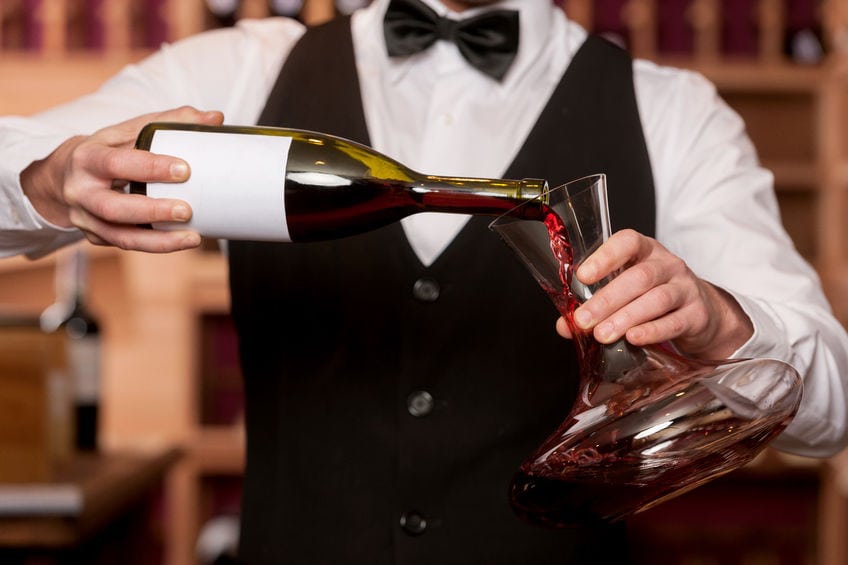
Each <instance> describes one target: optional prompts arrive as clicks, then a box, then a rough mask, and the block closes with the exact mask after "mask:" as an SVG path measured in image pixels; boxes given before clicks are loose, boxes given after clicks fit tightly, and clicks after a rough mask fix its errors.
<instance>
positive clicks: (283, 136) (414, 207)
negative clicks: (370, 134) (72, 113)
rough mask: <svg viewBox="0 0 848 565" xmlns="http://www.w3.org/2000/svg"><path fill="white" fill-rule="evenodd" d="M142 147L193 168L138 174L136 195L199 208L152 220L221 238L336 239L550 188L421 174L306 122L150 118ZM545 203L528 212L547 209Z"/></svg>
mask: <svg viewBox="0 0 848 565" xmlns="http://www.w3.org/2000/svg"><path fill="white" fill-rule="evenodd" d="M136 148H138V149H143V150H148V151H151V152H154V153H158V154H166V155H172V156H176V157H180V158H182V159H184V160H185V161H186V162H188V164H189V166H190V168H191V177H190V178H189V179H188V180H187V181H186V182H184V183H143V182H133V183H131V185H130V191H131V192H132V193H134V194H143V195H147V196H150V197H154V198H162V197H167V198H177V199H181V200H183V201H185V202H188V204H189V205H190V206H191V207H192V210H193V214H192V218H191V221H190V222H188V223H187V224H179V223H176V224H175V223H161V224H155V225H154V226H152V227H154V228H157V229H175V228H181V229H185V228H188V229H193V230H196V231H197V232H199V233H200V234H201V235H203V236H206V237H216V238H222V239H247V240H265V241H284V242H291V241H294V242H304V241H316V240H324V239H334V238H338V237H344V236H349V235H355V234H357V233H362V232H365V231H369V230H372V229H376V228H379V227H381V226H384V225H386V224H389V223H391V222H394V221H397V220H400V219H401V218H403V217H405V216H408V215H411V214H415V213H417V212H452V213H462V214H480V215H499V214H501V213H503V212H506V211H508V210H509V209H511V208H513V207H514V206H515V205H517V204H520V203H522V202H524V201H526V200H530V199H533V198H537V197H538V196H539V195H541V194H546V192H547V182H546V181H544V180H539V179H523V180H505V179H480V178H462V177H443V176H432V175H423V174H420V173H417V172H415V171H413V170H411V169H409V168H407V167H406V166H404V165H402V164H400V163H398V162H396V161H394V160H392V159H390V158H389V157H386V156H385V155H381V154H380V153H378V152H376V151H374V150H373V149H371V148H369V147H366V146H364V145H361V144H358V143H355V142H352V141H349V140H346V139H342V138H339V137H335V136H331V135H327V134H322V133H316V132H309V131H302V130H289V129H280V128H271V127H264V126H263V127H260V126H205V125H196V124H181V123H161V122H159V123H153V124H148V125H147V126H145V127H144V129H143V130H142V131H141V133H140V134H139V136H138V139H137V141H136ZM543 200H544V199H543V198H542V199H537V200H536V201H537V202H539V206H542V205H543V204H544V202H543ZM539 206H526V207H525V208H526V210H527V214H528V215H529V214H536V217H537V218H541V217H542V214H541V213H540V210H539Z"/></svg>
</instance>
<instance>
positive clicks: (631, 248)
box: [575, 229, 651, 284]
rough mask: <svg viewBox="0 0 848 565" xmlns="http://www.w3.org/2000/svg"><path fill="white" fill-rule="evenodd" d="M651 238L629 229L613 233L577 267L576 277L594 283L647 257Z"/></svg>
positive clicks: (587, 282)
mask: <svg viewBox="0 0 848 565" xmlns="http://www.w3.org/2000/svg"><path fill="white" fill-rule="evenodd" d="M650 250H651V240H650V239H649V238H647V237H645V236H643V235H641V234H639V233H638V232H636V231H634V230H630V229H626V230H621V231H618V232H616V233H614V234H613V235H612V236H611V237H610V238H609V239H608V240H607V241H605V242H604V243H603V245H601V246H600V247H599V248H598V249H596V250H595V252H594V253H592V254H591V255H590V256H589V257H587V258H586V260H584V261H583V263H582V264H581V265H580V266H579V267H578V268H577V272H576V273H575V274H576V275H577V278H578V279H579V280H580V281H581V282H582V283H584V284H594V283H596V282H598V281H600V280H601V279H603V278H605V277H608V276H610V275H612V274H613V273H615V272H616V271H618V270H619V269H623V268H624V267H625V266H627V265H629V264H632V263H634V262H636V261H638V260H639V259H640V258H642V257H647V256H648V255H649V254H650Z"/></svg>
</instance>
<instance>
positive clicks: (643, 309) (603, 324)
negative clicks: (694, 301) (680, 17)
mask: <svg viewBox="0 0 848 565" xmlns="http://www.w3.org/2000/svg"><path fill="white" fill-rule="evenodd" d="M683 304H685V295H684V293H682V292H681V291H680V289H679V288H678V287H675V286H674V285H670V284H666V285H661V286H658V287H656V288H653V289H651V290H650V291H649V292H647V293H645V294H643V295H642V296H639V297H638V298H636V299H635V300H633V301H631V302H628V303H627V304H626V305H625V306H624V307H622V308H621V309H619V310H617V311H616V312H614V313H613V314H612V315H610V316H609V317H608V318H606V319H604V320H602V321H600V322H599V323H598V324H597V325H596V326H595V328H594V329H593V330H592V331H593V333H594V336H595V339H597V340H598V341H599V342H601V343H613V342H615V341H617V340H619V339H621V338H622V337H624V336H625V335H626V336H628V338H629V337H633V336H637V335H641V333H640V331H636V332H632V331H631V330H634V329H635V328H643V327H645V326H647V325H649V324H651V323H652V322H653V321H655V320H659V319H663V318H664V317H666V316H668V315H669V314H670V313H673V312H676V311H678V310H679V308H680V307H681V306H682V305H683ZM685 321H686V320H685V319H681V318H679V317H673V318H672V319H671V320H667V322H683V323H685ZM656 329H657V328H655V329H653V330H651V331H655V330H656ZM658 329H663V330H666V331H669V332H683V331H685V329H686V327H685V326H682V325H681V326H680V327H677V326H675V325H673V324H671V325H667V326H665V327H662V328H658ZM645 331H646V332H647V330H645ZM648 333H649V332H648ZM679 335H681V334H680V333H677V334H675V335H674V336H673V337H677V336H679ZM652 338H653V336H650V335H648V337H644V336H643V337H642V339H652ZM665 339H670V338H669V337H668V336H664V337H663V340H665ZM651 343H656V342H651ZM636 345H644V343H638V344H636Z"/></svg>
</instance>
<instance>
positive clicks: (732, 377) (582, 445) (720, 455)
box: [490, 175, 802, 527]
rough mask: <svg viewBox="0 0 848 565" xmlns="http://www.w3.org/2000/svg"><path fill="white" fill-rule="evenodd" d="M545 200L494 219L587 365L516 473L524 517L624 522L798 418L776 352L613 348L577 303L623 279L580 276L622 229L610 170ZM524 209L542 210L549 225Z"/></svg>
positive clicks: (739, 459) (727, 466)
mask: <svg viewBox="0 0 848 565" xmlns="http://www.w3.org/2000/svg"><path fill="white" fill-rule="evenodd" d="M545 197H547V199H548V203H547V205H544V204H541V205H540V203H539V202H532V201H531V202H530V203H525V204H522V205H521V206H519V207H517V208H516V210H513V211H511V212H508V213H506V214H504V215H503V216H501V217H499V218H498V219H497V220H495V221H494V222H492V224H491V225H490V228H491V229H492V230H494V231H495V232H496V233H498V234H499V235H500V237H501V238H502V239H503V240H504V241H505V242H506V243H507V244H508V245H509V246H510V247H511V248H512V249H513V251H515V253H516V254H517V255H518V256H519V257H520V258H521V260H522V261H523V263H524V264H525V265H526V266H527V268H528V269H529V270H530V272H531V273H532V275H533V276H534V278H535V279H536V281H537V282H538V283H539V284H540V285H541V287H542V288H543V289H544V290H545V291H546V292H547V293H548V295H549V296H550V297H551V299H552V300H553V302H554V305H555V306H556V308H557V309H558V310H559V312H560V314H562V315H563V317H564V318H565V320H566V321H567V323H568V324H569V327H570V328H571V331H572V333H573V335H574V344H575V347H576V350H577V354H578V365H579V383H578V386H579V392H578V395H577V400H576V401H575V403H574V405H573V406H572V407H571V411H570V413H568V415H567V417H566V419H565V421H564V422H563V423H562V424H561V425H560V427H559V428H558V429H557V430H555V431H554V432H553V433H552V434H551V435H550V436H549V437H548V438H547V439H546V440H545V441H544V442H543V443H542V444H541V446H540V447H539V448H538V449H537V450H536V452H535V453H533V454H532V455H531V456H530V457H529V458H528V459H526V460H525V461H524V462H523V463H522V464H521V466H520V468H519V470H518V472H517V473H516V476H515V477H514V479H513V481H512V484H511V486H510V502H511V504H512V506H513V509H514V510H515V511H516V513H517V514H518V515H519V516H521V517H522V518H523V519H524V520H526V521H528V522H531V523H534V524H537V525H544V526H549V527H568V526H571V525H575V524H578V523H586V522H587V521H617V520H620V519H622V518H624V517H626V516H628V515H630V514H633V513H635V512H639V511H642V510H645V509H647V508H650V507H652V506H654V505H656V504H658V503H659V502H662V501H663V500H667V499H669V498H671V497H674V496H677V495H679V494H682V493H683V492H686V491H687V490H690V489H692V488H694V487H697V486H699V485H701V484H703V483H705V482H706V481H709V480H712V479H714V478H716V477H718V476H720V475H723V474H726V473H728V472H730V471H732V470H734V469H737V468H739V467H741V466H742V465H744V464H746V463H748V462H749V461H751V460H752V459H753V458H754V457H755V456H756V455H757V454H758V453H759V452H760V451H762V450H763V449H764V448H765V447H766V446H767V444H768V443H769V441H770V440H772V439H773V438H774V437H775V436H776V435H778V434H779V433H780V432H781V431H782V430H783V429H784V428H785V427H786V425H787V424H788V423H789V421H790V420H791V418H792V416H793V415H794V414H795V411H796V410H797V408H798V404H799V403H800V400H801V392H802V384H801V379H800V377H799V375H798V373H797V372H796V371H795V370H794V369H793V368H792V367H791V366H790V365H788V364H787V363H784V362H782V361H778V360H774V359H734V360H723V361H714V362H708V361H702V360H697V359H690V358H687V357H686V356H683V355H680V354H679V353H678V352H676V351H675V350H674V348H673V347H671V346H670V345H668V344H658V345H654V346H649V347H635V346H633V345H631V344H629V343H627V342H626V340H624V339H622V340H620V341H618V342H616V343H613V344H610V345H604V344H600V343H598V342H597V341H595V340H594V338H593V337H592V335H591V334H587V333H586V332H583V331H581V330H579V329H578V328H577V327H576V326H575V324H574V322H573V320H572V313H573V311H574V310H575V309H576V308H577V306H579V305H580V304H581V303H582V302H584V301H585V300H587V299H588V298H589V297H591V296H592V294H593V292H595V291H597V290H598V289H599V288H600V287H601V286H603V285H605V284H606V283H607V282H609V280H610V279H611V277H609V278H607V279H605V280H602V281H600V282H599V283H597V284H595V285H584V284H582V283H581V282H580V281H578V280H577V278H576V276H574V272H575V271H576V270H577V267H578V266H579V265H580V264H581V262H582V261H583V260H584V259H585V258H586V257H588V256H589V255H590V254H591V253H592V252H593V251H594V250H595V249H597V248H598V247H599V246H600V245H601V243H603V242H604V241H605V240H606V239H607V238H608V237H609V235H610V220H609V211H608V207H607V192H606V178H605V176H604V175H594V176H590V177H585V178H582V179H579V180H576V181H573V182H571V183H568V184H565V185H563V186H560V187H557V188H555V189H552V190H551V191H550V192H549V193H548V194H547V195H543V196H542V197H540V198H545ZM543 201H544V200H542V202H543ZM524 206H536V207H537V208H539V209H541V210H542V213H541V216H540V217H538V221H536V220H533V219H528V218H529V217H530V216H531V215H530V214H528V213H527V210H526V209H525V210H520V209H521V208H522V207H524ZM563 346H564V347H567V344H565V343H564V344H563Z"/></svg>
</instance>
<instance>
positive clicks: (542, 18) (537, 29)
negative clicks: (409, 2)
mask: <svg viewBox="0 0 848 565" xmlns="http://www.w3.org/2000/svg"><path fill="white" fill-rule="evenodd" d="M390 1H391V0H375V1H374V2H373V3H372V4H371V5H370V6H369V7H368V8H366V9H365V10H367V11H369V12H371V14H370V15H369V19H371V21H372V22H374V23H377V22H379V25H380V30H382V21H383V16H384V15H385V13H386V8H388V5H389V2H390ZM422 1H423V2H424V3H425V4H427V5H428V6H430V7H431V8H432V9H433V10H435V11H436V13H438V14H439V15H441V16H445V15H447V16H450V17H451V18H455V19H465V18H469V17H472V16H476V15H478V14H481V13H484V12H486V11H488V10H496V9H505V10H515V11H517V12H519V18H518V21H519V38H520V39H519V45H518V53H517V55H516V57H515V61H514V62H513V64H512V67H511V68H510V70H509V71H508V72H507V74H506V76H505V77H504V81H503V83H502V84H503V85H508V84H510V83H512V82H513V81H514V80H515V79H516V78H517V77H518V76H520V75H521V74H523V70H524V69H526V68H527V67H528V66H529V65H531V64H532V63H533V61H534V60H535V59H536V58H537V56H538V54H539V53H540V52H541V51H542V49H543V47H544V46H545V45H546V44H547V42H548V40H549V35H550V33H551V29H552V25H551V22H552V21H553V19H554V18H553V11H554V10H557V11H561V8H558V7H557V6H555V5H554V3H553V2H551V1H550V0H501V1H500V2H495V3H494V4H491V5H488V6H482V7H479V8H469V9H467V10H464V11H462V12H453V11H452V10H449V9H448V8H447V7H446V6H445V5H444V4H442V3H441V2H440V1H439V0H422ZM379 37H380V42H379V47H380V49H381V51H382V53H383V56H384V57H385V58H386V59H388V58H389V57H388V55H387V54H386V49H385V44H384V42H383V41H382V37H383V36H382V33H380V34H379ZM389 67H390V73H391V74H392V78H393V80H400V79H402V78H403V76H404V75H405V74H406V71H407V70H408V69H409V65H406V64H405V62H404V61H403V60H402V59H397V60H393V61H391V63H390V64H389Z"/></svg>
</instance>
